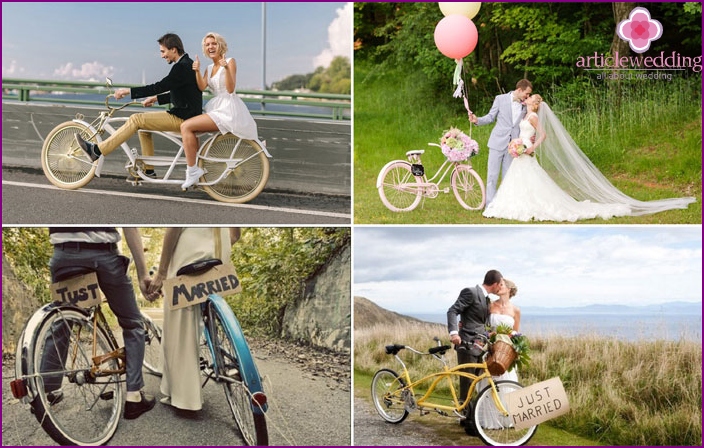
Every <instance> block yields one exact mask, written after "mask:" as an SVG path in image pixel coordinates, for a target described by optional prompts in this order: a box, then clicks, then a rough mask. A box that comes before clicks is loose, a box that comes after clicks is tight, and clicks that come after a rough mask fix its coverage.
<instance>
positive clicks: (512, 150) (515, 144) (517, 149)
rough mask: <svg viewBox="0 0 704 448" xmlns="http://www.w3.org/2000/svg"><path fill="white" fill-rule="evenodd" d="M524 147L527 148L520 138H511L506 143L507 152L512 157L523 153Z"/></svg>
mask: <svg viewBox="0 0 704 448" xmlns="http://www.w3.org/2000/svg"><path fill="white" fill-rule="evenodd" d="M526 149H528V148H526V146H525V145H524V144H523V139H520V138H514V139H513V140H511V143H509V144H508V153H509V154H511V157H513V158H514V159H515V158H516V157H519V156H521V155H522V154H523V153H525V152H526Z"/></svg>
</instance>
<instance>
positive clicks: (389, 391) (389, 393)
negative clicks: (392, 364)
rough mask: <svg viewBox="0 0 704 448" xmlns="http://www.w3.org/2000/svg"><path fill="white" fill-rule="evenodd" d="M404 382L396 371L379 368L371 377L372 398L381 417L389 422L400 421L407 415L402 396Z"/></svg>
mask: <svg viewBox="0 0 704 448" xmlns="http://www.w3.org/2000/svg"><path fill="white" fill-rule="evenodd" d="M404 387H406V382H405V381H404V380H403V378H401V377H399V376H398V374H397V373H396V372H394V371H393V370H390V369H381V370H379V371H378V372H376V373H375V374H374V378H373V379H372V400H374V407H375V408H376V411H377V412H378V413H379V415H381V418H383V419H384V420H386V421H387V422H389V423H401V422H402V421H404V420H405V419H406V417H408V411H407V410H406V402H405V400H404V398H403V393H404Z"/></svg>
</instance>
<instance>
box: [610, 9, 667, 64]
mask: <svg viewBox="0 0 704 448" xmlns="http://www.w3.org/2000/svg"><path fill="white" fill-rule="evenodd" d="M616 32H617V33H618V36H619V37H620V38H621V39H623V40H624V41H626V42H628V44H629V45H630V46H631V50H633V51H635V52H636V53H645V52H646V51H648V49H649V48H650V43H651V42H652V41H654V40H658V39H660V37H661V36H662V24H661V23H660V22H658V21H657V20H654V19H651V18H650V11H648V10H647V9H645V8H641V7H640V6H639V7H637V8H633V11H631V13H630V14H629V15H628V19H626V20H624V21H622V22H621V23H619V24H618V27H617V28H616Z"/></svg>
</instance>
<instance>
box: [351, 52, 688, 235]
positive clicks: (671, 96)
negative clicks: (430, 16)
mask: <svg viewBox="0 0 704 448" xmlns="http://www.w3.org/2000/svg"><path fill="white" fill-rule="evenodd" d="M699 85H700V84H699V82H698V81H696V80H691V81H685V80H679V81H671V82H660V83H641V85H640V86H635V87H630V88H629V89H625V90H622V91H619V92H615V91H614V90H613V89H611V90H610V89H609V88H608V87H606V86H604V85H596V86H594V87H592V88H591V89H592V90H590V91H588V92H587V93H586V94H585V95H583V96H582V97H586V100H584V99H583V100H582V101H581V102H580V104H579V105H576V104H566V102H565V101H564V100H554V101H557V103H555V102H553V100H552V99H553V98H560V95H559V91H553V92H547V93H545V94H544V95H543V96H544V97H545V98H546V100H547V101H549V102H550V103H551V107H552V108H553V110H554V111H555V113H556V114H557V115H558V117H559V118H560V119H561V121H562V122H563V124H564V125H565V127H566V128H567V130H568V131H569V132H570V134H571V135H572V137H573V138H574V139H575V141H576V142H577V144H578V145H579V146H580V148H581V149H582V150H583V151H584V152H585V153H586V154H587V156H588V157H589V158H590V160H591V161H592V162H593V163H594V164H595V165H596V166H597V167H598V168H599V169H600V170H601V171H602V173H603V174H604V175H605V176H606V177H607V178H608V179H609V180H610V181H611V182H612V183H613V184H614V185H615V186H616V187H617V188H619V189H620V190H621V191H623V192H624V193H625V194H627V195H629V196H632V197H634V198H636V199H639V200H645V201H647V200H654V199H663V198H669V197H682V196H694V197H696V198H697V201H696V203H694V204H691V205H690V206H689V207H688V208H687V209H686V210H670V211H666V212H662V213H657V214H654V215H647V216H640V217H622V218H612V219H610V220H603V219H593V220H587V221H579V223H585V224H604V223H608V224H699V223H701V216H702V205H701V199H702V195H701V189H702V179H701V147H702V137H701V90H700V87H699ZM451 87H452V86H451V85H449V86H448V92H447V95H445V96H442V97H437V96H436V95H435V94H434V93H433V92H432V91H431V90H430V88H429V87H428V83H427V81H426V79H425V77H424V75H423V74H422V73H420V72H417V71H404V72H400V71H399V72H398V73H396V74H387V75H385V76H380V75H379V74H378V73H376V72H375V70H374V69H372V68H370V67H369V65H368V64H366V63H365V62H364V61H355V90H354V98H355V105H354V107H355V111H354V192H355V194H354V221H355V223H357V224H505V223H517V222H518V221H510V220H501V219H487V218H484V217H482V216H481V213H480V212H471V211H467V210H464V209H463V208H462V207H461V206H460V205H459V203H457V201H456V200H455V198H454V195H453V194H452V192H451V191H450V193H449V194H443V193H442V192H441V193H440V195H439V196H438V197H437V198H436V199H425V200H424V201H423V202H421V205H420V206H419V207H418V208H417V209H416V210H413V211H411V212H407V213H394V212H391V211H390V210H388V209H387V208H386V207H384V205H383V204H382V203H381V200H380V199H379V194H378V192H377V190H376V180H377V176H378V174H379V171H380V170H381V169H382V167H383V166H384V165H385V164H386V163H387V162H389V161H391V160H395V159H402V160H405V153H406V151H409V150H412V149H425V150H426V153H425V154H424V155H423V164H424V165H425V167H426V172H427V173H434V172H435V171H436V170H437V169H438V168H439V167H440V165H441V164H442V162H443V160H444V156H443V155H442V154H441V152H440V149H439V148H436V147H429V146H427V143H428V142H436V143H437V141H438V139H439V137H440V135H441V133H442V131H443V130H446V129H448V128H450V127H451V126H457V127H459V128H460V129H463V130H464V131H465V132H469V130H470V128H469V124H468V121H467V118H466V114H465V113H463V110H464V109H463V107H462V105H461V100H459V99H455V98H452V89H451ZM470 106H472V105H470ZM487 111H488V108H487V109H486V110H481V109H477V111H476V112H477V113H478V114H480V115H481V114H483V113H486V112H487ZM492 127H493V126H492V125H487V126H482V127H476V126H474V127H472V138H474V139H475V140H477V141H478V142H479V144H480V154H479V155H478V156H476V157H474V158H473V159H472V164H473V165H474V168H475V170H476V171H477V172H478V173H479V174H480V176H481V177H482V178H483V179H485V178H486V163H487V157H488V149H487V147H486V142H487V141H488V139H489V134H490V133H491V130H492ZM444 186H446V187H449V186H450V185H449V176H448V177H447V178H446V179H445V182H444Z"/></svg>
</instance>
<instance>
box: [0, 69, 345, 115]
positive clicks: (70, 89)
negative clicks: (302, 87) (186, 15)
mask: <svg viewBox="0 0 704 448" xmlns="http://www.w3.org/2000/svg"><path fill="white" fill-rule="evenodd" d="M137 86H138V84H120V85H117V84H115V85H114V87H128V88H131V87H137ZM42 93H43V95H44V96H42ZM108 93H109V92H108V90H107V88H106V87H105V84H104V83H98V82H84V81H51V80H33V79H19V78H3V79H2V99H3V101H5V100H15V101H22V102H30V101H31V102H46V103H59V104H61V103H63V104H81V105H99V106H102V105H104V104H105V102H104V100H103V99H101V100H96V99H91V98H90V96H92V95H96V96H100V95H102V96H105V95H107V94H108ZM67 94H72V95H73V96H75V97H73V98H62V96H65V95H67ZM237 94H238V95H239V96H240V98H242V101H244V102H245V103H250V104H257V105H259V107H260V109H250V112H251V113H252V115H267V116H288V117H299V118H319V119H331V120H350V119H351V110H352V96H351V95H340V94H327V93H309V92H291V91H280V92H277V91H264V90H238V91H237ZM82 96H85V98H81V97H82ZM211 97H212V96H211V95H204V97H203V98H204V100H206V101H207V100H208V99H210V98H211ZM267 104H268V105H273V104H276V105H282V106H285V107H283V108H285V109H286V110H275V109H267V108H266V105H267ZM155 107H157V106H155ZM162 107H163V106H162ZM310 108H316V109H317V108H321V109H325V110H328V111H329V113H321V112H319V111H315V112H311V111H310ZM306 109H308V110H306Z"/></svg>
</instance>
